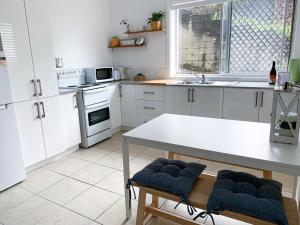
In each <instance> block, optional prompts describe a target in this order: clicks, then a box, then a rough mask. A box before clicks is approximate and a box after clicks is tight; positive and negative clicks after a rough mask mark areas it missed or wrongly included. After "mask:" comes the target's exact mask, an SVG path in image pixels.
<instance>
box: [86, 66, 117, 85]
mask: <svg viewBox="0 0 300 225" xmlns="http://www.w3.org/2000/svg"><path fill="white" fill-rule="evenodd" d="M84 71H85V82H86V83H101V82H108V81H113V80H114V77H113V68H112V67H101V68H85V69H84Z"/></svg>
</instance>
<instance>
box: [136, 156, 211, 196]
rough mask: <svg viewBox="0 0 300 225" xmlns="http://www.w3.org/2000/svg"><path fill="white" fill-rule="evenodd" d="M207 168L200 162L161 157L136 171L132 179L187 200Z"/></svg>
mask: <svg viewBox="0 0 300 225" xmlns="http://www.w3.org/2000/svg"><path fill="white" fill-rule="evenodd" d="M205 168H206V166H205V165H201V164H199V163H186V162H183V161H179V160H169V159H163V158H159V159H156V160H155V161H153V162H152V163H150V164H149V165H147V166H146V167H145V168H144V169H143V170H141V171H140V172H138V173H136V174H135V175H134V176H133V178H132V181H134V182H135V183H137V184H139V185H142V186H147V187H152V188H155V189H158V190H161V191H167V192H170V193H172V194H174V195H177V196H179V197H180V198H181V199H182V200H185V201H187V200H188V197H189V195H190V193H191V192H192V189H193V185H194V184H195V182H196V180H197V178H198V176H199V175H200V174H201V173H202V172H203V170H204V169H205Z"/></svg>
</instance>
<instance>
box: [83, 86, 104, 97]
mask: <svg viewBox="0 0 300 225" xmlns="http://www.w3.org/2000/svg"><path fill="white" fill-rule="evenodd" d="M103 91H107V86H105V87H100V88H97V89H92V90H87V91H84V94H88V95H89V94H94V93H98V92H103Z"/></svg>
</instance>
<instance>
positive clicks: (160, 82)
mask: <svg viewBox="0 0 300 225" xmlns="http://www.w3.org/2000/svg"><path fill="white" fill-rule="evenodd" d="M103 84H108V85H115V84H129V85H157V86H179V87H223V88H258V89H274V87H275V86H274V85H270V84H269V83H268V82H239V81H214V83H213V84H188V85H186V84H180V80H145V81H134V80H118V81H112V82H107V83H103ZM59 92H60V94H69V93H73V92H76V90H70V89H59Z"/></svg>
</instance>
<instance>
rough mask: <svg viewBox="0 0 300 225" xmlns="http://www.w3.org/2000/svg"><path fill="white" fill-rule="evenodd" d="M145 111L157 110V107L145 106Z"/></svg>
mask: <svg viewBox="0 0 300 225" xmlns="http://www.w3.org/2000/svg"><path fill="white" fill-rule="evenodd" d="M144 109H150V110H155V109H156V108H155V107H147V106H145V107H144Z"/></svg>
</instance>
